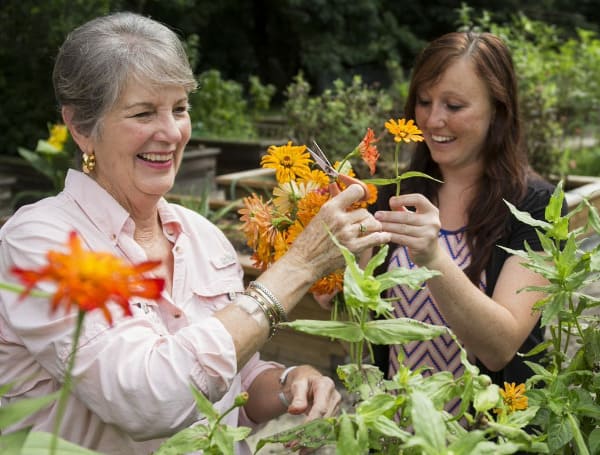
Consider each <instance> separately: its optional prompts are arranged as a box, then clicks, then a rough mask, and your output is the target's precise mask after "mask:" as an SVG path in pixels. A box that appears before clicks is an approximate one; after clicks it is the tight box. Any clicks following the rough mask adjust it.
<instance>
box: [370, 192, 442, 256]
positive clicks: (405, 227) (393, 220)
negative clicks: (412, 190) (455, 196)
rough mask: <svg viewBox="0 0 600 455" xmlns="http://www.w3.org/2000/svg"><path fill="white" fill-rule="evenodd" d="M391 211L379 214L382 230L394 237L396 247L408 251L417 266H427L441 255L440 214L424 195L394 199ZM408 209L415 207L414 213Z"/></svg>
mask: <svg viewBox="0 0 600 455" xmlns="http://www.w3.org/2000/svg"><path fill="white" fill-rule="evenodd" d="M390 207H391V209H392V210H391V211H379V212H376V213H375V218H376V219H377V220H379V221H380V222H381V226H382V230H383V231H384V232H389V233H390V234H391V235H392V242H393V243H396V244H397V245H402V246H405V247H406V248H408V252H409V254H410V258H411V260H412V261H413V262H414V263H415V264H417V265H420V266H427V264H429V263H431V262H432V261H433V260H434V259H435V257H436V255H437V254H438V253H439V244H438V235H439V232H440V228H441V222H440V214H439V210H438V209H437V207H436V206H434V205H433V204H432V203H431V202H430V201H429V199H427V198H426V197H425V196H423V195H421V194H405V195H401V196H393V197H391V198H390ZM405 207H413V208H414V211H411V210H407V209H406V208H405Z"/></svg>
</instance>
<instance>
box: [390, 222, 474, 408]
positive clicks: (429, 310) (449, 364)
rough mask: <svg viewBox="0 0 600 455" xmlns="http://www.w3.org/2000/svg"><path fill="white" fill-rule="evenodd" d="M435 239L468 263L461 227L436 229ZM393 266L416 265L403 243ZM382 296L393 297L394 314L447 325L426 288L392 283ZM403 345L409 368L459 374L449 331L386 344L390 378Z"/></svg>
mask: <svg viewBox="0 0 600 455" xmlns="http://www.w3.org/2000/svg"><path fill="white" fill-rule="evenodd" d="M439 242H440V244H441V245H442V247H443V248H444V249H446V251H448V253H449V254H450V257H451V258H452V260H453V261H454V262H455V263H456V264H457V265H458V266H459V267H460V268H461V269H463V270H464V269H465V267H467V266H468V265H469V262H470V259H471V253H470V251H469V249H468V247H467V241H466V235H465V232H464V229H459V230H457V231H447V230H444V229H441V230H440V233H439ZM395 267H406V268H410V269H412V268H415V267H417V266H416V265H415V264H414V263H413V262H412V261H411V260H410V258H409V256H408V250H407V249H406V248H405V247H398V248H396V250H395V251H394V252H393V254H392V256H391V258H390V261H389V266H388V270H391V269H393V268H395ZM484 277H485V273H484V274H482V280H481V282H480V284H479V286H480V288H481V289H483V290H485V280H484ZM386 297H389V298H393V299H394V316H396V317H407V318H413V319H417V320H419V321H422V322H426V323H428V324H435V325H444V326H448V324H447V323H446V321H445V320H444V318H443V316H442V314H441V313H440V311H439V309H438V307H437V305H436V303H435V300H434V299H433V297H432V296H431V294H430V293H429V288H428V287H427V286H423V287H422V288H420V289H418V290H416V291H414V290H412V289H409V288H404V287H401V286H394V287H393V288H390V289H389V290H388V292H387V295H386ZM401 348H402V349H404V355H405V358H404V364H405V365H406V366H408V367H409V368H410V369H411V370H414V369H416V368H419V367H424V366H426V367H429V368H431V369H430V370H429V371H426V372H424V373H423V374H424V375H430V374H432V373H436V372H438V371H450V372H452V374H453V375H454V377H459V376H461V375H462V373H463V370H464V367H463V365H462V363H461V362H460V348H459V346H458V345H457V344H456V343H455V342H454V340H453V339H452V338H450V336H449V335H443V336H440V337H436V338H434V339H433V340H430V341H413V342H410V343H408V344H405V345H393V346H390V359H389V360H390V369H389V377H390V378H391V377H392V376H394V374H396V372H397V371H398V350H399V349H401ZM459 403H460V402H459V400H455V401H454V402H452V403H450V405H449V406H448V407H447V411H449V412H454V411H456V410H457V408H458V405H459Z"/></svg>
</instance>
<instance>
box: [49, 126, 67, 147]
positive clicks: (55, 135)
mask: <svg viewBox="0 0 600 455" xmlns="http://www.w3.org/2000/svg"><path fill="white" fill-rule="evenodd" d="M68 137H69V130H67V127H66V126H65V125H60V124H56V125H52V128H51V129H50V137H48V141H47V142H48V144H50V145H51V146H52V147H54V148H55V149H56V150H60V151H62V150H63V148H64V147H65V142H67V138H68Z"/></svg>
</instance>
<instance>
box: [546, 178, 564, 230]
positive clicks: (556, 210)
mask: <svg viewBox="0 0 600 455" xmlns="http://www.w3.org/2000/svg"><path fill="white" fill-rule="evenodd" d="M564 200H565V193H564V191H563V182H562V180H561V181H560V182H558V184H557V185H556V187H555V188H554V192H553V193H552V196H551V197H550V202H548V205H547V206H546V210H545V213H544V216H545V218H546V220H547V221H549V222H550V223H557V222H561V218H562V217H561V216H560V215H561V210H562V205H563V201H564ZM565 219H566V218H565Z"/></svg>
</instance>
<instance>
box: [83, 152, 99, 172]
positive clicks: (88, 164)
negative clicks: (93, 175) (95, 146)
mask: <svg viewBox="0 0 600 455" xmlns="http://www.w3.org/2000/svg"><path fill="white" fill-rule="evenodd" d="M82 160H83V163H82V166H81V168H82V169H83V172H84V174H89V173H90V172H92V171H93V170H94V168H95V167H96V155H95V154H94V152H92V153H90V154H89V155H88V154H87V153H84V154H83V157H82Z"/></svg>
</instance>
